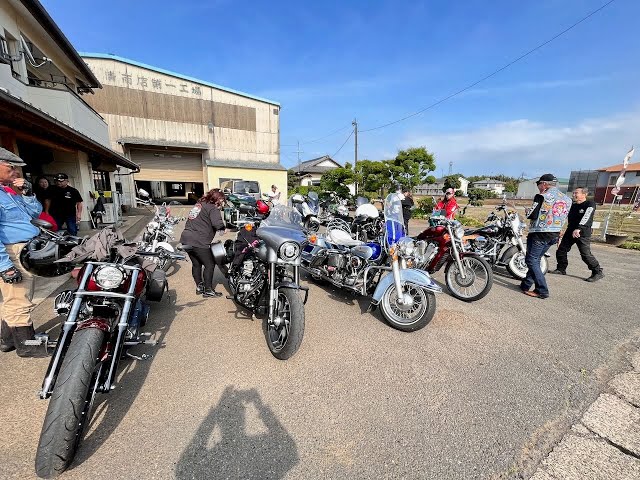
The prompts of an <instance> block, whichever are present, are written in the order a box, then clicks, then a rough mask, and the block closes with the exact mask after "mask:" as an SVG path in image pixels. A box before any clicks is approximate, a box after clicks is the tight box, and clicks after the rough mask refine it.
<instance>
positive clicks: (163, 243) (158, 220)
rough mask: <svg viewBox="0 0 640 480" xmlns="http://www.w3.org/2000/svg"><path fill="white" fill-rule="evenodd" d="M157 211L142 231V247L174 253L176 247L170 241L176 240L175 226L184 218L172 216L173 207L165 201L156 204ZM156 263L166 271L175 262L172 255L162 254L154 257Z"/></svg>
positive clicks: (152, 250)
mask: <svg viewBox="0 0 640 480" xmlns="http://www.w3.org/2000/svg"><path fill="white" fill-rule="evenodd" d="M154 206H155V208H156V212H155V215H154V218H153V220H151V221H150V222H149V223H148V224H147V226H146V227H145V229H144V232H142V240H141V242H140V248H141V249H142V250H144V251H145V252H152V253H154V252H159V251H161V250H163V251H165V252H170V253H174V252H175V248H174V247H173V245H171V243H169V241H171V240H175V238H174V237H173V229H174V227H175V226H176V225H177V224H178V223H180V221H181V220H182V218H178V217H174V216H171V209H170V207H168V206H167V205H166V203H163V204H162V205H160V206H157V205H154ZM154 263H156V264H157V265H158V267H159V268H161V269H162V270H164V271H165V272H166V271H167V270H169V268H170V267H171V265H172V264H173V262H172V261H171V257H170V256H167V255H161V256H156V257H154Z"/></svg>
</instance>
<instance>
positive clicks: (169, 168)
mask: <svg viewBox="0 0 640 480" xmlns="http://www.w3.org/2000/svg"><path fill="white" fill-rule="evenodd" d="M131 160H132V161H133V162H135V163H137V164H138V165H139V166H140V173H136V174H135V179H136V180H147V181H153V180H155V181H160V182H197V183H203V182H204V173H203V168H202V154H201V153H185V152H170V151H169V152H168V151H165V150H161V151H153V150H133V149H132V150H131Z"/></svg>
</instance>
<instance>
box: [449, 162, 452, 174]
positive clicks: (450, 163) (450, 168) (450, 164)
mask: <svg viewBox="0 0 640 480" xmlns="http://www.w3.org/2000/svg"><path fill="white" fill-rule="evenodd" d="M452 174H453V160H449V175H452Z"/></svg>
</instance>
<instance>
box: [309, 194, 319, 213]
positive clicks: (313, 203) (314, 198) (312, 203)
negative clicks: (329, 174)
mask: <svg viewBox="0 0 640 480" xmlns="http://www.w3.org/2000/svg"><path fill="white" fill-rule="evenodd" d="M307 203H308V204H309V208H310V209H311V210H312V211H313V213H318V203H319V200H318V194H317V193H316V192H309V195H307Z"/></svg>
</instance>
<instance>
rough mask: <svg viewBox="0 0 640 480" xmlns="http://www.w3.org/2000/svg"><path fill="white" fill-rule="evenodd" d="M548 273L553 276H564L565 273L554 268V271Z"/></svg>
mask: <svg viewBox="0 0 640 480" xmlns="http://www.w3.org/2000/svg"><path fill="white" fill-rule="evenodd" d="M549 273H553V274H554V275H566V274H567V271H566V270H560V269H559V268H556V269H555V270H551V271H550V272H549Z"/></svg>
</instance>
